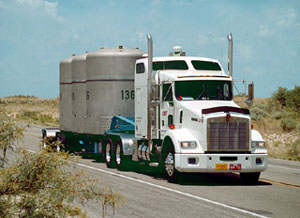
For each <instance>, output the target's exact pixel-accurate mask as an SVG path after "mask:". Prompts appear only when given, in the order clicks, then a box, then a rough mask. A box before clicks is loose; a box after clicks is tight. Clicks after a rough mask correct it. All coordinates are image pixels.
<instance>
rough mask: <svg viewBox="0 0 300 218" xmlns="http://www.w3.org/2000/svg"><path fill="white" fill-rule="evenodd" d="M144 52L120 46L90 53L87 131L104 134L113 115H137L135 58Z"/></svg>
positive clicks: (87, 84)
mask: <svg viewBox="0 0 300 218" xmlns="http://www.w3.org/2000/svg"><path fill="white" fill-rule="evenodd" d="M143 54H144V52H143V51H140V50H139V49H129V48H123V47H122V46H119V48H102V49H100V50H98V51H96V52H92V53H89V54H88V55H87V57H86V69H87V78H86V79H87V83H86V91H87V95H88V99H87V133H89V134H103V133H104V132H105V131H106V130H108V129H109V127H110V121H111V118H112V117H113V116H116V115H121V116H134V68H135V61H136V59H138V58H141V57H142V55H143Z"/></svg>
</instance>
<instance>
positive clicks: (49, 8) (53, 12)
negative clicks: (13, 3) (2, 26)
mask: <svg viewBox="0 0 300 218" xmlns="http://www.w3.org/2000/svg"><path fill="white" fill-rule="evenodd" d="M17 2H18V3H20V4H22V5H24V6H28V7H31V8H32V9H35V10H44V11H45V12H46V14H47V15H49V16H51V17H54V18H56V19H61V17H60V16H59V15H58V13H57V7H58V2H56V1H55V2H50V1H47V0H17Z"/></svg>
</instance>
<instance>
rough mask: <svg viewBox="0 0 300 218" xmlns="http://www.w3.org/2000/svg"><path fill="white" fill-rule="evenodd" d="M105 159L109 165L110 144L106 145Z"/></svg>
mask: <svg viewBox="0 0 300 218" xmlns="http://www.w3.org/2000/svg"><path fill="white" fill-rule="evenodd" d="M105 159H106V162H107V163H109V162H110V160H111V156H110V144H109V143H107V144H106V155H105Z"/></svg>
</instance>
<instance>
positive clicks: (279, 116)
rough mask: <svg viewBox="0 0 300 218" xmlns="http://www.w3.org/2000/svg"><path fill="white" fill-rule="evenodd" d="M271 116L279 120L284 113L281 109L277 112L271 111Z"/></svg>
mask: <svg viewBox="0 0 300 218" xmlns="http://www.w3.org/2000/svg"><path fill="white" fill-rule="evenodd" d="M271 117H272V118H273V119H276V120H280V119H282V118H283V117H285V114H284V113H283V112H281V111H277V112H275V113H273V114H272V116H271Z"/></svg>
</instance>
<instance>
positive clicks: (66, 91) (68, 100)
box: [59, 57, 73, 131]
mask: <svg viewBox="0 0 300 218" xmlns="http://www.w3.org/2000/svg"><path fill="white" fill-rule="evenodd" d="M72 59H73V57H71V58H66V59H64V60H62V61H61V62H60V63H59V95H60V98H59V109H60V113H59V119H60V121H59V128H60V130H62V131H72V69H71V62H72Z"/></svg>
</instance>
